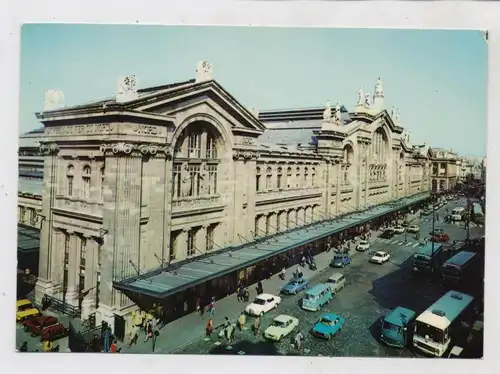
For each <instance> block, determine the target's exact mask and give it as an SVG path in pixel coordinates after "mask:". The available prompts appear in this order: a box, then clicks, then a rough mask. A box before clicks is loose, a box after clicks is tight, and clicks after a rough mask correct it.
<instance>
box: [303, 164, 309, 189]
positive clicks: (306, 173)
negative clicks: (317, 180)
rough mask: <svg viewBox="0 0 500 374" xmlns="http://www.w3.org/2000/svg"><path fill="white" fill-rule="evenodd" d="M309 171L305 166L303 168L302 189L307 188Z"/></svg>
mask: <svg viewBox="0 0 500 374" xmlns="http://www.w3.org/2000/svg"><path fill="white" fill-rule="evenodd" d="M308 179H309V169H308V168H307V166H306V167H305V168H304V187H306V188H307V187H309V181H308Z"/></svg>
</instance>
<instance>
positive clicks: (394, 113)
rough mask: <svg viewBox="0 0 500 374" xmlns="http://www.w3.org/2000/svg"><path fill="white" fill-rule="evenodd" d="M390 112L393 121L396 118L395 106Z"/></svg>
mask: <svg viewBox="0 0 500 374" xmlns="http://www.w3.org/2000/svg"><path fill="white" fill-rule="evenodd" d="M390 114H391V118H392V120H393V121H394V120H395V118H396V107H394V106H393V107H392V109H391V113H390Z"/></svg>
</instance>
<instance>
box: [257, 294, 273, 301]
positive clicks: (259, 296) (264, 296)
mask: <svg viewBox="0 0 500 374" xmlns="http://www.w3.org/2000/svg"><path fill="white" fill-rule="evenodd" d="M270 297H276V296H274V295H271V294H270V293H261V294H260V295H257V299H266V300H267V299H269V298H270Z"/></svg>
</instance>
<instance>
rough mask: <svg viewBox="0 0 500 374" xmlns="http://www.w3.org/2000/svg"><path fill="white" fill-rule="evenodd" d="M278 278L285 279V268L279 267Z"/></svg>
mask: <svg viewBox="0 0 500 374" xmlns="http://www.w3.org/2000/svg"><path fill="white" fill-rule="evenodd" d="M280 278H281V279H282V280H285V279H286V269H285V268H283V269H281V274H280Z"/></svg>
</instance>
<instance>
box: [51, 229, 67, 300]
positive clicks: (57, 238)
mask: <svg viewBox="0 0 500 374" xmlns="http://www.w3.org/2000/svg"><path fill="white" fill-rule="evenodd" d="M65 237H66V235H65V233H64V232H62V231H61V230H54V231H53V240H52V260H53V262H52V266H51V276H50V278H51V279H52V284H53V286H54V293H58V292H61V290H62V283H63V278H64V244H65V243H64V241H65ZM57 290H59V291H57ZM60 296H61V297H62V295H60Z"/></svg>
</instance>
